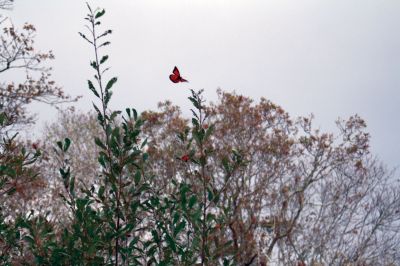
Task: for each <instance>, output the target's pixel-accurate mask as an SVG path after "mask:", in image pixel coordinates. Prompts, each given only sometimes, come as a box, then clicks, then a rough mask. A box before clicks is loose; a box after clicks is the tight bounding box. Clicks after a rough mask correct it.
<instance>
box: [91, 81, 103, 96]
mask: <svg viewBox="0 0 400 266" xmlns="http://www.w3.org/2000/svg"><path fill="white" fill-rule="evenodd" d="M88 86H89V89H90V90H91V91H92V92H93V94H94V95H95V96H96V97H97V98H100V95H99V93H98V92H97V90H96V88H95V87H94V85H93V83H92V81H90V80H88Z"/></svg>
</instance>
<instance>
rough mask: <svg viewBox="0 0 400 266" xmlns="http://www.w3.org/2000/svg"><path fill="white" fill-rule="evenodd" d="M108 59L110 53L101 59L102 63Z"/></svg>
mask: <svg viewBox="0 0 400 266" xmlns="http://www.w3.org/2000/svg"><path fill="white" fill-rule="evenodd" d="M107 59H108V55H104V56H103V57H102V58H101V59H100V64H103V63H104V62H105V61H107Z"/></svg>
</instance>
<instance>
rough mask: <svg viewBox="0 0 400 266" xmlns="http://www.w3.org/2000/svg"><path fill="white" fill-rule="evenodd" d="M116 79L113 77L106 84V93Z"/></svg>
mask: <svg viewBox="0 0 400 266" xmlns="http://www.w3.org/2000/svg"><path fill="white" fill-rule="evenodd" d="M117 80H118V79H117V78H116V77H113V78H112V79H110V80H109V81H108V82H107V85H106V91H108V90H109V89H111V87H112V86H113V85H114V84H115V82H117Z"/></svg>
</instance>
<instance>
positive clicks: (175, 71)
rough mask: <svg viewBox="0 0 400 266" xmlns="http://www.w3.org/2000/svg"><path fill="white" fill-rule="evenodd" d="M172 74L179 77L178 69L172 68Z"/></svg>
mask: <svg viewBox="0 0 400 266" xmlns="http://www.w3.org/2000/svg"><path fill="white" fill-rule="evenodd" d="M172 73H174V75H176V76H178V77H180V76H181V73H179V70H178V68H177V67H176V66H175V67H174V70H173V71H172Z"/></svg>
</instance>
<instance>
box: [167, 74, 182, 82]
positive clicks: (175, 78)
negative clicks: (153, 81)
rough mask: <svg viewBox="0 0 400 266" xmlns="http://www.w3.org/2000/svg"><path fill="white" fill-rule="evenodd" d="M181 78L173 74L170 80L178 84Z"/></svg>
mask: <svg viewBox="0 0 400 266" xmlns="http://www.w3.org/2000/svg"><path fill="white" fill-rule="evenodd" d="M179 78H180V77H179V76H177V75H175V74H171V75H169V79H170V80H171V81H172V82H173V83H178V82H179Z"/></svg>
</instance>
